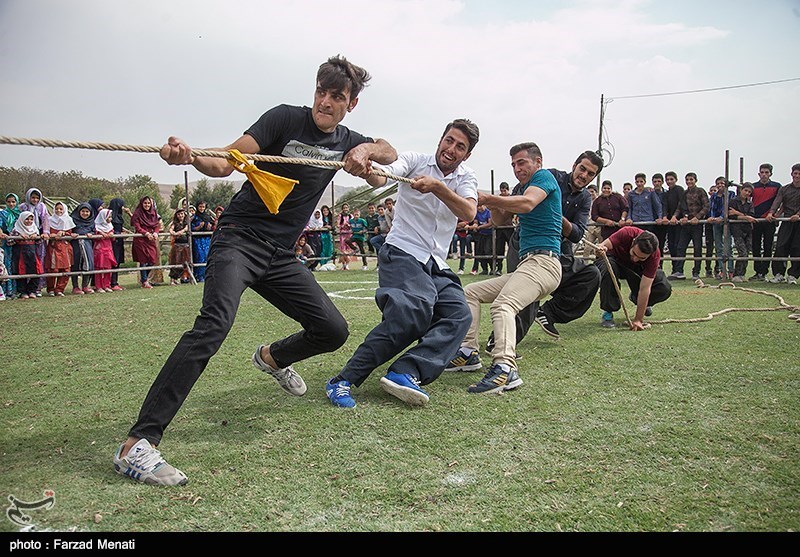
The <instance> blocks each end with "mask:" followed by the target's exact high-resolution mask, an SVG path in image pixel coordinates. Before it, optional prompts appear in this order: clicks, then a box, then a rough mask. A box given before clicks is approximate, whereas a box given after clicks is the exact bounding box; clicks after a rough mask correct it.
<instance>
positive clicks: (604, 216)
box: [592, 180, 628, 240]
mask: <svg viewBox="0 0 800 557" xmlns="http://www.w3.org/2000/svg"><path fill="white" fill-rule="evenodd" d="M627 218H628V202H627V201H626V200H625V197H624V196H623V195H622V194H621V193H617V192H615V191H614V190H613V187H612V184H611V180H603V185H602V186H601V187H600V197H598V198H597V199H595V200H594V202H593V203H592V220H593V221H594V222H596V223H597V224H599V225H600V237H601V239H602V240H605V239H606V238H608V237H609V236H611V235H612V234H613V233H614V232H616V231H617V230H618V229H620V228H622V227H623V226H625V222H626V221H627Z"/></svg>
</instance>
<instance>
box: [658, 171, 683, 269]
mask: <svg viewBox="0 0 800 557" xmlns="http://www.w3.org/2000/svg"><path fill="white" fill-rule="evenodd" d="M664 180H665V181H666V182H667V194H666V195H665V196H664V201H665V203H664V207H663V212H662V214H663V215H664V220H665V221H666V224H667V246H668V247H669V256H670V258H671V259H672V274H671V275H670V276H669V277H668V278H669V279H671V280H682V279H685V278H686V276H685V275H684V274H683V261H682V260H681V261H678V258H679V257H684V256H685V254H683V255H681V247H680V244H681V227H680V219H682V218H683V215H684V214H685V213H686V197H685V195H686V194H685V191H684V189H683V186H679V185H678V174H677V173H675V172H674V171H672V170H670V171H669V172H667V173H666V174H664ZM658 247H659V249H660V250H661V252H662V253H663V252H664V251H665V248H664V246H662V245H661V244H659V245H658Z"/></svg>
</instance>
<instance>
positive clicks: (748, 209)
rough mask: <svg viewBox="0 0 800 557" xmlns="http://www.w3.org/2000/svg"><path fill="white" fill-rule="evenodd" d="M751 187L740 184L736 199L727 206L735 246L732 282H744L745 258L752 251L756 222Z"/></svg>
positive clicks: (748, 184) (746, 184)
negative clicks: (735, 257)
mask: <svg viewBox="0 0 800 557" xmlns="http://www.w3.org/2000/svg"><path fill="white" fill-rule="evenodd" d="M752 196H753V185H752V184H750V183H749V182H745V183H744V184H742V187H741V189H740V190H739V195H738V197H735V198H733V199H731V202H730V204H729V205H728V216H729V217H730V219H731V221H730V226H731V234H732V235H733V242H734V244H735V245H736V256H737V259H736V265H735V266H734V269H733V278H732V279H731V280H732V281H733V282H744V273H745V271H746V270H747V258H748V257H750V252H751V251H752V249H753V225H755V223H756V222H757V221H756V219H755V217H754V216H753V215H754V212H753V197H752Z"/></svg>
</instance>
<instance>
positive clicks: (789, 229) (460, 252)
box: [0, 163, 800, 300]
mask: <svg viewBox="0 0 800 557" xmlns="http://www.w3.org/2000/svg"><path fill="white" fill-rule="evenodd" d="M772 173H773V168H772V165H770V164H768V163H764V164H762V165H761V166H760V168H759V180H758V181H756V182H752V183H751V182H745V183H743V184H738V185H737V184H733V183H731V182H730V181H728V180H726V179H725V178H724V177H721V176H720V177H718V178H717V179H716V180H715V182H714V184H713V185H711V186H710V187H709V188H708V191H706V190H705V189H704V188H702V187H700V186H699V185H698V179H697V175H696V174H695V173H693V172H689V173H687V174H686V175H685V176H684V183H685V184H686V185H685V187H684V186H682V185H680V184H679V183H678V175H677V173H675V172H672V171H670V172H666V173H665V174H664V175H662V174H660V173H656V174H653V175H652V176H651V177H650V183H649V184H648V182H647V176H646V175H645V174H641V173H640V174H637V175H636V176H635V177H634V182H633V183H627V182H626V183H625V184H624V185H623V192H622V193H618V192H615V191H614V188H613V184H612V183H611V181H610V180H603V181H602V184H601V187H600V191H599V192H598V191H597V186H596V185H594V184H590V185H589V186H588V189H589V191H590V193H591V195H592V199H593V201H592V211H591V223H590V226H589V229H588V231H587V233H586V236H585V240H587V241H589V242H591V243H594V244H599V243H600V242H602V241H603V240H605V239H606V238H608V237H609V236H610V235H611V234H612V233H613V232H615V231H616V230H618V229H620V228H623V227H625V226H631V225H634V224H635V225H636V226H638V227H639V228H642V229H644V230H649V231H651V232H653V233H654V234H655V235H656V237H657V238H658V241H659V247H660V249H661V252H662V253H663V254H669V256H670V258H671V264H672V272H671V274H670V275H669V279H670V280H682V279H685V278H687V277H686V275H685V274H684V268H685V263H686V258H687V253H688V250H689V245H690V244H691V245H692V249H693V251H692V256H693V257H690V259H692V261H690V263H691V277H692V278H693V279H698V278H700V277H701V271H702V270H703V267H705V277H706V278H709V277H714V278H717V279H719V280H730V281H733V282H743V281H745V280H747V279H746V277H745V271H746V269H747V267H748V258H750V257H753V258H776V259H780V258H787V257H790V258H796V257H800V224H798V223H799V222H800V164H798V165H794V166H793V167H792V172H791V175H792V182H790V183H788V184H786V185H785V186H782V185H781V184H780V183H778V182H775V181H773V180H772V179H771V177H772ZM500 195H501V196H505V195H510V191H509V185H508V184H507V183H505V182H503V183H501V184H500ZM726 197H727V199H726ZM223 211H224V207H223V206H217V207H215V208H214V210H213V211H211V210H210V209H209V207H208V206H207V203H206V202H205V201H200V202H198V203H197V206H196V207H195V206H193V205H189V204H188V203H187V202H186V200H185V199H184V200H181V202H180V204H179V207H178V208H177V209H176V210H175V211H174V213H173V216H172V218H171V219H169V220H168V223H169V224H168V225H166V226H165V224H164V219H163V218H162V216H161V215H160V214H159V213H158V209H157V207H156V204H155V201H154V200H153V198H151V197H149V196H144V197H142V198H141V199H140V200H139V203H138V205H137V206H136V207H135V209H134V210H133V211H131V210H130V209H129V208H128V207H126V206H125V202H124V201H123V200H122V199H121V198H114V199H112V200H111V201H110V202H109V203H108V207H106V205H105V203H104V201H103V200H102V199H97V198H95V199H89V200H87V201H85V202H82V203H79V204H78V205H77V206H76V207H74V208H73V209H72V210H71V211H69V210H68V207H67V206H66V205H65V204H64V203H63V202H61V201H58V202H56V203H55V204H54V205H53V210H52V214H51V212H50V210H49V209H48V207H47V205H46V204H45V203H44V200H43V196H42V192H41V191H40V190H38V189H37V188H30V189H29V190H28V191H27V192H26V194H25V201H24V202H21V201H20V199H19V197H18V196H17V195H16V194H14V193H10V194H8V195H7V196H6V198H5V209H3V210H2V211H0V241H1V242H2V257H1V258H0V276H5V275H43V274H56V273H72V274H71V275H61V276H48V277H33V278H30V277H29V278H20V279H16V280H13V279H12V280H2V283H1V284H2V291H0V300H3V299H13V298H19V299H23V300H35V299H36V298H39V297H41V296H42V295H43V293H44V294H46V295H49V296H58V297H61V296H64V295H65V294H66V292H67V288H68V286H69V283H70V281H71V284H72V289H71V293H72V294H74V295H85V294H93V293H104V292H115V291H119V290H122V287H121V286H120V284H119V273H118V272H117V271H116V269H118V268H119V267H120V265H122V264H123V263H124V262H125V257H126V250H125V238H124V237H119V235H120V234H133V235H134V237H133V240H132V246H131V258H132V260H133V261H134V262H135V263H137V264H138V266H139V267H142V268H143V270H141V271H140V272H139V277H138V278H139V280H138V283H139V285H140V286H141V287H142V288H152V283H153V282H154V280H153V274H154V273H156V276H158V273H159V272H160V271H157V270H153V269H150V268H151V267H158V266H160V265H161V245H160V240H159V235H160V234H161V235H166V234H168V235H169V240H170V248H169V256H168V262H169V266H170V269H169V279H170V282H169V284H170V285H178V284H181V283H189V282H203V281H204V280H205V262H206V258H207V257H208V250H209V247H210V242H211V233H212V232H213V231H214V230H216V227H217V222H218V221H219V218H220V216H221V214H222V212H223ZM126 216H127V217H129V219H130V221H129V222H130V224H129V226H127V227H126V226H125V217H126ZM393 217H394V200H393V199H392V198H390V197H389V198H386V199H385V200H384V201H383V202H382V203H379V204H374V203H370V204H368V205H367V207H366V212H365V214H362V213H361V211H360V209H358V208H353V209H352V210H351V208H350V205H349V204H348V203H343V204H342V206H341V208H340V209H339V212H338V213H337V214H334V211H333V210H332V209H331V207H330V206H328V205H323V206H322V207H321V208H320V209H318V210H316V211H315V212H314V214H313V216H312V217H311V219H310V220H309V222H308V225H307V226H306V228H305V231H304V232H303V234H302V235H301V236H300V238H299V239H298V241H297V244H296V246H295V255H296V257H297V259H298V260H299V261H300V262H302V263H303V264H304V265H306V266H308V267H309V269H311V270H312V271H332V270H337V269H340V270H349V269H350V268H351V265H352V264H356V265H358V262H359V260H360V263H361V269H362V270H365V271H366V270H368V269H369V263H368V257H370V258H373V259H375V260H376V261H377V258H376V257H375V256H376V255H377V252H378V250H379V249H380V247H381V245H383V242H384V240H385V238H386V235H387V234H388V233H389V231H390V230H391V227H392V219H393ZM779 217H785V218H786V219H789V220H784V221H783V222H780V223H779V222H777V221H776V219H777V218H779ZM514 225H515V222H513V221H512V222H494V221H493V220H492V214H491V212H490V211H489V210H488V209H487V208H486V207H485V206H483V205H481V206H479V207H478V211H477V214H476V217H475V219H474V220H472V221H470V222H464V221H459V222H458V224H457V227H456V231H455V233H454V235H453V239H452V243H451V246H450V250H449V251H450V257H451V258H453V259H458V260H459V263H458V271H457V272H458V274H464V273H465V271H466V261H467V259H473V263H472V267H471V270H470V273H471V274H473V275H477V274H479V273H480V274H482V275H489V274H497V275H500V274H502V268H503V260H504V257H505V253H506V250H507V247H508V242H509V240H510V238H511V233H512V231H513V227H514ZM776 232H777V239H776ZM734 248H735V251H736V253H735V256H734V253H733V249H734ZM587 251H588V250H587ZM704 251H705V255H704ZM770 264H771V270H772V274H773V277H772V278H771V279H768V275H769V271H770ZM662 266H663V261H662ZM788 267H789V268H788V273H787V262H786V261H780V260H774V261H772V262H770V261H764V260H755V261H753V269H754V274H753V275H752V276H751V277H749V280H756V281H764V280H770V281H771V282H773V283H780V282H785V281H788V282H789V283H790V284H796V283H797V280H798V278H800V262H797V261H794V262H791V264H790V265H788ZM98 271H107V272H102V273H101V272H98ZM159 282H161V281H160V280H159Z"/></svg>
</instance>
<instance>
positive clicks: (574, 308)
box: [489, 232, 600, 344]
mask: <svg viewBox="0 0 800 557" xmlns="http://www.w3.org/2000/svg"><path fill="white" fill-rule="evenodd" d="M506 257H507V262H508V265H507V272H509V273H513V272H514V271H515V270H516V268H517V265H519V234H518V233H517V232H515V233H514V235H513V236H512V237H511V241H510V242H509V244H508V254H507V256H506ZM559 260H560V261H561V282H560V283H559V284H558V288H556V289H555V290H554V291H553V293H552V294H551V298H550V299H549V300H548V301H547V302H545V303H544V304H542V305H541V308H542V311H544V312H545V314H546V315H547V317H548V318H549V319H550V320H551V321H552V322H553V323H569V322H570V321H574V320H576V319H578V318H580V317H582V316H583V315H584V314H585V313H586V312H587V311H589V308H590V307H592V303H593V302H594V297H595V296H596V295H597V289H598V288H599V287H600V272H599V270H598V269H597V268H596V267H595V266H594V265H587V264H586V263H584V261H583V259H578V258H575V257H574V256H573V255H571V254H567V255H561V257H560V258H559ZM538 310H539V302H534V303H532V304H530V305H529V306H527V307H525V308H523V309H522V311H520V312H519V313H518V314H517V316H516V318H515V322H516V325H517V344H519V343H520V342H521V341H522V339H524V338H525V335H527V334H528V330H529V329H530V328H531V325H532V324H533V320H534V318H535V317H536V312H537V311H538ZM493 341H494V333H493V334H492V335H490V336H489V343H490V344H491V343H492V342H493Z"/></svg>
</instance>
